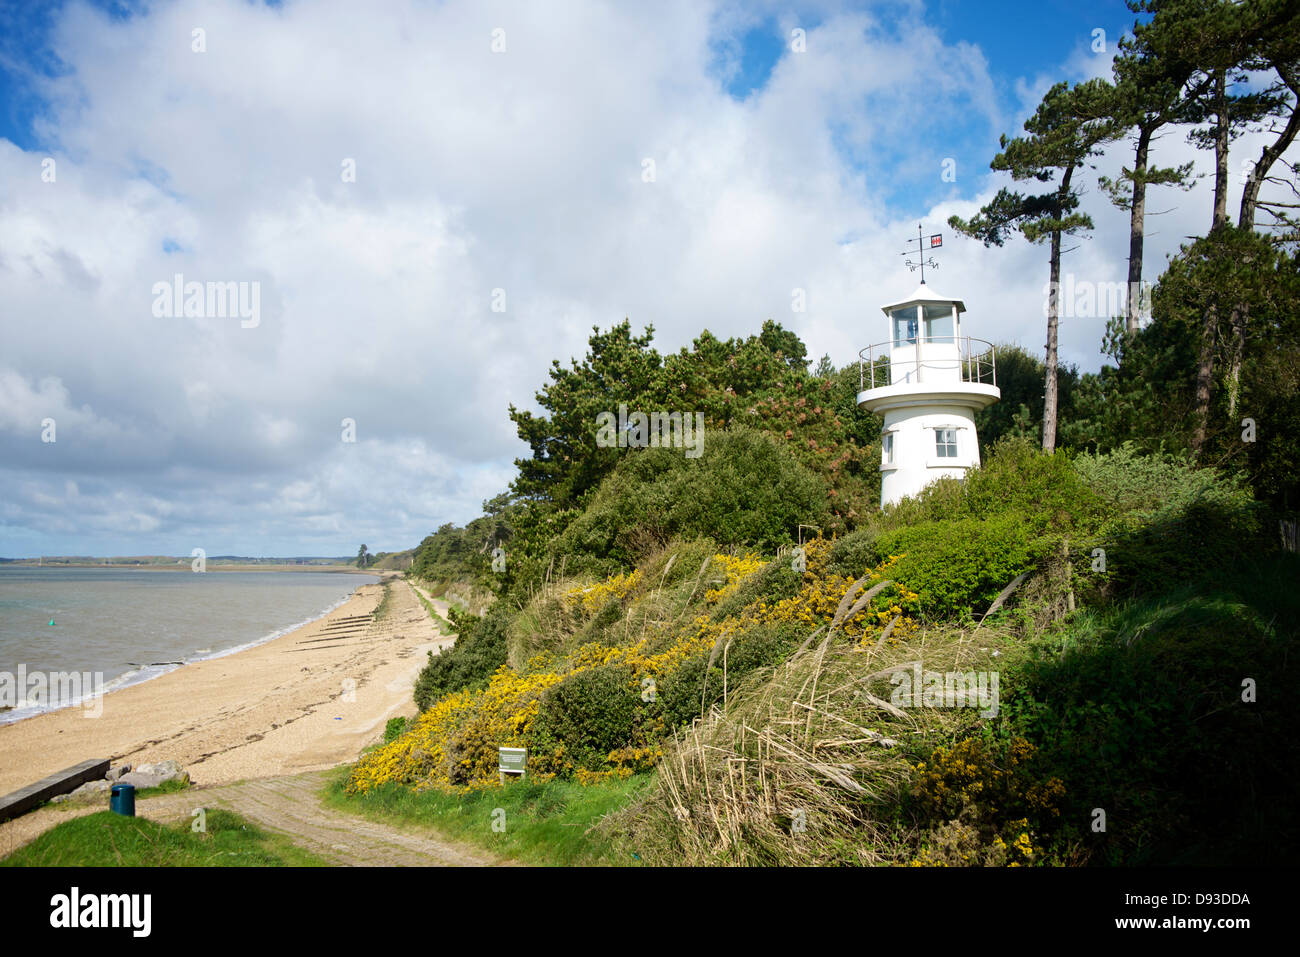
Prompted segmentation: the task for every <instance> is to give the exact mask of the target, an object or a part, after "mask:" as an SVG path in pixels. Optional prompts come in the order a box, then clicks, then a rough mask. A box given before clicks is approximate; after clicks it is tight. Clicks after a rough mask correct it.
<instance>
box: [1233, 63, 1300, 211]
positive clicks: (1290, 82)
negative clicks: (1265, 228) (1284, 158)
mask: <svg viewBox="0 0 1300 957" xmlns="http://www.w3.org/2000/svg"><path fill="white" fill-rule="evenodd" d="M1278 75H1279V76H1281V77H1282V80H1283V82H1284V83H1286V85H1287V88H1288V89H1290V90H1291V92H1292V93H1293V94H1294V95H1295V97H1296V105H1294V106H1292V108H1291V116H1290V117H1289V118H1288V119H1287V124H1286V126H1285V127H1284V128H1283V130H1282V132H1281V133H1280V134H1279V135H1278V138H1277V139H1276V140H1274V141H1273V143H1271V144H1270V145H1268V146H1266V147H1264V149H1263V150H1261V151H1260V154H1259V160H1258V161H1257V162H1256V163H1255V167H1254V169H1252V170H1251V171H1250V176H1249V177H1247V179H1246V187H1245V189H1243V190H1242V191H1241V212H1240V214H1239V215H1238V217H1237V225H1238V226H1240V227H1241V228H1242V229H1254V228H1255V208H1256V206H1258V205H1259V190H1260V187H1261V186H1263V185H1264V178H1265V177H1266V176H1268V171H1269V170H1270V169H1272V167H1273V164H1274V163H1275V162H1277V158H1278V157H1279V156H1281V155H1282V154H1283V153H1285V152H1286V151H1287V150H1288V149H1289V148H1290V146H1291V144H1292V143H1293V142H1294V141H1295V138H1296V134H1297V133H1300V77H1297V75H1296V74H1294V73H1292V72H1291V71H1290V70H1287V69H1286V68H1284V67H1279V68H1278Z"/></svg>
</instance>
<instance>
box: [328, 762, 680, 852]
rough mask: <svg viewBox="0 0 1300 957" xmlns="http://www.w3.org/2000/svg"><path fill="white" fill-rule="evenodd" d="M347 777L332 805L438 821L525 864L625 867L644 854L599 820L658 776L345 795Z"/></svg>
mask: <svg viewBox="0 0 1300 957" xmlns="http://www.w3.org/2000/svg"><path fill="white" fill-rule="evenodd" d="M346 778H347V774H346V769H345V770H344V771H343V772H342V773H340V774H338V775H336V776H335V777H334V778H333V779H331V781H330V783H329V785H328V786H327V787H326V789H325V793H324V795H323V799H324V803H325V805H326V806H328V807H334V808H337V809H339V810H342V811H347V812H349V813H352V814H362V815H364V816H367V817H370V818H373V819H376V820H380V821H383V822H385V823H388V824H397V825H417V826H422V827H430V828H433V829H434V830H436V831H438V832H439V833H440V834H442V835H443V836H445V837H446V838H448V839H450V840H457V841H463V842H464V843H466V844H471V845H474V846H475V847H481V848H483V849H485V850H488V851H491V852H493V853H495V854H499V855H501V856H503V857H508V858H511V859H512V860H514V861H517V862H519V863H522V864H538V865H561V866H575V865H576V866H594V865H607V866H609V865H612V866H618V865H635V864H637V863H639V858H637V857H636V855H635V853H634V851H629V850H626V849H623V848H620V847H619V846H618V844H617V841H616V839H615V837H614V836H612V835H610V834H608V833H607V832H606V829H603V828H598V827H596V825H597V824H599V823H600V822H601V820H602V819H603V818H604V817H605V816H606V815H607V814H609V813H611V812H613V811H616V810H618V809H619V808H622V807H624V806H625V805H627V804H628V803H630V802H631V801H633V800H635V799H636V798H637V797H638V796H639V795H640V794H641V793H642V792H643V791H645V790H646V789H647V788H648V787H650V786H651V784H652V782H653V779H654V775H653V774H641V775H636V776H635V777H631V778H628V779H626V780H623V781H609V782H602V783H600V784H591V785H585V786H584V785H581V784H575V783H573V782H572V781H560V780H551V781H545V782H540V783H539V782H535V781H533V780H531V779H528V778H525V779H524V780H522V781H513V782H511V783H510V784H508V785H506V786H505V787H504V788H485V789H483V790H476V791H470V792H467V793H465V794H445V793H443V792H441V791H433V790H430V791H420V792H416V791H412V790H411V789H410V788H407V787H404V786H402V785H398V784H387V785H384V786H382V787H380V788H377V789H375V790H374V791H371V792H369V793H368V794H364V795H350V794H347V793H345V792H344V790H343V784H344V781H345V780H346ZM494 825H495V828H494ZM498 828H499V829H498Z"/></svg>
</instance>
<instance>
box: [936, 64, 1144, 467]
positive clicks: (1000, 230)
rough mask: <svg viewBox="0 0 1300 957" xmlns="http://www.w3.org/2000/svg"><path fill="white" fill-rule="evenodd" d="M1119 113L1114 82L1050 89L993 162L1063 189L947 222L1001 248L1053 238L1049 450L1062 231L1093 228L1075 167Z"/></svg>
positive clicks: (1116, 124)
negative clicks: (1013, 237)
mask: <svg viewBox="0 0 1300 957" xmlns="http://www.w3.org/2000/svg"><path fill="white" fill-rule="evenodd" d="M1117 112H1118V111H1117V109H1116V101H1115V88H1114V87H1113V86H1111V85H1110V84H1109V83H1107V82H1106V81H1105V80H1100V79H1095V80H1089V81H1088V82H1087V83H1082V84H1079V85H1077V86H1075V87H1073V88H1071V87H1070V86H1069V85H1068V84H1066V83H1058V84H1056V86H1054V87H1052V88H1051V89H1050V90H1048V91H1047V95H1046V96H1044V97H1043V101H1042V102H1041V103H1040V104H1039V105H1038V110H1037V111H1036V112H1035V113H1034V115H1033V116H1031V117H1030V118H1029V119H1028V120H1026V121H1025V132H1026V133H1028V134H1029V135H1028V136H1024V137H1017V138H1016V139H1012V140H1008V139H1007V137H1006V136H1005V135H1003V136H1002V139H1001V146H1002V152H1001V153H999V154H998V155H997V156H996V157H994V158H993V162H992V163H990V164H989V165H990V167H991V168H992V169H994V170H999V171H1006V172H1009V173H1011V176H1012V179H1015V180H1026V179H1033V180H1038V181H1039V182H1043V183H1046V182H1051V181H1052V180H1053V179H1055V177H1056V176H1057V175H1058V174H1059V175H1060V182H1059V184H1058V186H1057V188H1056V189H1054V190H1050V191H1049V192H1046V193H1038V194H1029V195H1026V194H1024V193H1020V192H1016V191H1013V190H1009V189H1006V188H1003V189H1001V190H999V191H998V194H997V195H996V196H995V197H994V198H993V201H992V202H991V203H989V204H988V205H986V206H984V207H983V208H982V209H981V210H980V211H979V214H978V215H977V216H975V217H974V218H973V219H971V220H969V221H966V220H963V219H961V218H960V217H958V216H953V217H952V218H950V219H949V220H948V225H949V226H951V227H952V228H953V229H956V230H958V231H959V232H962V233H964V234H965V235H967V236H972V237H974V238H976V239H979V240H981V241H982V242H983V243H984V245H985V246H991V245H992V246H1001V245H1002V244H1003V243H1004V242H1005V241H1006V238H1007V236H1008V235H1009V234H1010V233H1011V232H1013V231H1015V232H1019V233H1020V234H1021V235H1022V236H1024V238H1025V239H1027V240H1028V241H1029V242H1031V243H1041V242H1043V241H1047V242H1048V243H1049V246H1050V250H1051V252H1050V254H1049V271H1050V280H1049V283H1048V300H1047V302H1048V309H1047V347H1046V348H1047V353H1046V361H1045V363H1044V364H1045V367H1046V373H1045V381H1044V386H1043V448H1044V449H1045V450H1047V451H1049V452H1050V451H1052V450H1053V449H1054V448H1055V447H1056V417H1057V405H1058V381H1057V380H1058V371H1057V365H1058V363H1057V326H1058V321H1059V309H1060V304H1059V293H1060V288H1061V237H1062V236H1067V235H1072V234H1075V233H1079V232H1084V231H1086V230H1090V229H1092V227H1093V223H1092V218H1091V217H1090V216H1088V214H1087V213H1082V212H1080V211H1079V208H1078V207H1079V192H1078V187H1077V185H1076V184H1075V183H1074V173H1075V170H1077V169H1079V168H1080V167H1082V166H1084V165H1085V164H1086V163H1087V161H1088V159H1089V158H1090V157H1092V156H1095V155H1096V154H1097V153H1098V152H1099V150H1098V147H1099V146H1100V144H1102V143H1104V142H1106V141H1108V140H1112V139H1114V138H1116V137H1117V136H1119V135H1121V134H1122V132H1123V129H1124V126H1123V124H1122V123H1121V122H1120V121H1118V120H1116V118H1115V117H1116V113H1117Z"/></svg>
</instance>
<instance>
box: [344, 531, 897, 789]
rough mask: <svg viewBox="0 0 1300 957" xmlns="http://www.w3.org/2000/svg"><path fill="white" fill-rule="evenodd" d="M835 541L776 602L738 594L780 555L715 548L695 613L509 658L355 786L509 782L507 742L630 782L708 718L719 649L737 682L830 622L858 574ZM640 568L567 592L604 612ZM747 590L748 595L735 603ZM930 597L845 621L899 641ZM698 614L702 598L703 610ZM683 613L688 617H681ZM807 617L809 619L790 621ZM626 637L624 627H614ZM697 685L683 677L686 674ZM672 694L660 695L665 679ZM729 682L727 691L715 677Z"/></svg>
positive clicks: (574, 770) (554, 768) (863, 632)
mask: <svg viewBox="0 0 1300 957" xmlns="http://www.w3.org/2000/svg"><path fill="white" fill-rule="evenodd" d="M829 548H830V544H829V543H828V542H824V541H820V540H819V541H814V542H810V543H809V544H808V545H806V546H805V558H806V562H807V568H806V571H805V572H804V573H803V575H802V583H801V584H800V585H799V590H798V592H797V593H796V594H795V595H794V596H793V597H790V598H785V599H781V600H779V601H776V602H775V603H773V604H771V605H769V604H768V603H767V601H766V600H765V599H763V598H758V599H755V600H754V601H751V602H749V603H748V604H745V605H744V606H743V607H737V606H738V602H740V601H744V600H745V599H746V598H747V597H748V595H747V594H746V595H745V596H737V592H738V590H739V589H740V588H742V586H744V585H745V583H746V582H747V581H750V580H751V579H753V576H755V575H757V574H758V573H760V572H761V571H762V570H763V569H764V568H766V567H767V566H768V565H769V563H768V562H765V561H763V560H762V559H761V558H759V557H758V556H756V555H753V554H747V555H744V556H741V557H736V556H730V555H714V556H713V558H712V560H711V567H712V568H713V569H714V570H715V571H714V574H715V575H716V573H717V572H718V571H720V572H721V574H722V582H721V584H720V585H719V586H718V587H716V588H713V589H709V590H708V591H706V592H705V594H704V596H703V608H706V609H713V613H712V614H710V613H707V612H706V613H697V614H695V615H694V616H692V617H683V618H682V620H680V621H677V620H671V621H668V622H663V623H659V624H653V625H644V624H643V626H642V628H641V630H640V631H638V632H637V639H636V640H635V641H630V642H628V643H627V644H605V643H603V641H605V640H608V638H607V637H606V638H605V639H602V640H601V641H588V642H586V643H585V644H583V645H581V646H580V647H578V648H576V649H574V650H572V651H570V652H568V653H567V654H565V653H559V652H545V653H542V654H538V655H534V656H533V657H532V658H530V659H529V660H528V663H527V665H525V667H524V668H523V670H522V671H518V672H517V671H515V670H513V669H511V668H510V667H508V666H505V665H503V666H501V667H499V668H498V669H497V670H496V671H495V672H494V673H492V675H491V677H490V678H489V679H488V680H487V683H486V687H483V688H463V689H461V690H459V691H456V692H453V693H451V694H448V695H446V696H445V697H443V698H441V699H438V700H436V701H433V702H432V703H431V704H430V705H429V707H428V708H427V709H426V710H425V711H424V712H423V713H422V714H421V715H420V716H419V717H418V718H416V719H415V720H414V721H413V722H412V723H411V724H410V725H408V730H407V731H406V733H405V734H402V735H401V736H400V737H398V738H396V739H395V740H393V741H391V742H389V743H386V744H384V745H382V746H381V747H379V748H377V749H376V750H374V751H372V752H370V753H368V754H366V755H364V756H363V757H362V758H361V759H360V760H359V761H358V762H357V764H356V766H355V767H354V768H353V771H352V774H351V776H350V777H349V780H348V785H347V787H348V790H349V791H351V792H353V793H355V792H364V791H368V790H370V789H371V788H374V787H377V786H379V785H381V784H384V783H387V782H397V783H402V784H406V785H409V786H412V787H415V788H417V789H423V788H427V787H439V788H444V789H449V788H464V787H492V786H495V785H497V784H498V783H499V782H498V776H497V748H498V747H526V748H528V770H529V773H530V774H537V775H560V776H565V777H574V778H576V779H577V780H579V781H596V780H603V779H604V778H607V777H611V776H612V777H626V776H627V775H628V774H632V773H635V772H636V771H641V770H645V769H647V768H649V767H651V766H653V764H654V762H655V761H656V760H658V757H659V755H660V753H661V752H660V750H659V746H658V742H659V740H660V739H661V738H662V737H663V736H665V735H666V734H668V733H669V732H670V730H671V728H672V726H673V725H675V724H676V723H678V722H680V721H683V720H688V719H689V717H690V716H692V715H693V714H698V713H699V708H700V706H701V701H702V700H703V701H704V702H705V704H707V703H708V701H709V700H713V699H711V698H709V697H708V693H709V692H712V693H714V694H715V695H716V694H718V693H719V692H720V691H721V687H722V680H721V673H720V669H721V668H722V666H723V664H724V661H723V660H718V661H717V665H716V666H715V667H714V668H713V670H714V671H719V675H718V676H717V679H718V680H715V678H714V677H710V675H711V674H712V672H711V671H710V668H709V665H710V664H711V662H709V658H710V656H711V655H713V654H714V651H715V649H717V648H723V647H725V648H726V650H727V656H726V661H725V663H726V665H727V675H728V676H729V678H730V680H731V681H732V682H734V681H735V680H738V679H739V678H740V677H742V676H743V675H744V674H745V673H747V672H748V671H750V670H752V669H753V668H756V667H760V666H762V665H766V664H771V663H773V661H775V660H779V659H780V656H781V655H783V654H785V653H788V651H789V650H790V647H791V646H790V645H789V642H788V636H789V635H790V634H791V633H792V631H793V632H794V633H797V634H802V633H803V632H804V630H805V629H809V630H810V629H811V628H816V627H818V626H822V625H827V624H829V623H830V622H831V620H832V619H833V617H834V615H835V611H836V608H837V607H838V605H839V603H840V601H841V600H842V599H843V597H844V595H845V593H846V592H847V591H848V589H849V587H850V586H851V585H852V584H853V579H851V578H849V577H847V576H842V575H833V574H828V572H827V569H826V565H827V558H828V555H829ZM892 564H893V560H892V559H891V560H890V561H887V562H884V563H882V564H881V565H879V566H878V567H876V568H874V569H871V570H870V572H869V582H868V584H870V583H871V582H879V581H883V580H884V579H885V578H887V577H889V574H890V572H891V567H892ZM641 581H642V576H641V572H640V571H639V570H634V571H632V572H628V573H626V574H616V575H611V576H609V577H608V578H606V579H605V580H604V581H601V582H598V583H596V584H594V585H591V586H590V587H588V588H585V589H572V590H570V591H568V592H566V593H565V601H566V602H567V603H569V604H570V605H571V606H572V607H574V608H575V609H579V610H581V612H582V614H583V615H584V616H587V617H591V616H594V615H597V614H601V615H603V614H604V612H603V609H605V608H607V607H609V606H610V603H611V602H613V601H616V600H617V601H622V600H624V599H626V598H627V597H628V596H629V595H632V594H634V593H635V592H636V590H637V588H638V586H639V585H640V584H641ZM732 596H737V600H733V601H730V602H727V601H726V599H727V598H729V597H732ZM916 603H917V596H916V594H915V593H914V592H912V591H910V590H909V589H907V588H906V587H904V586H903V585H901V584H894V585H891V586H890V587H888V588H886V589H885V590H883V591H882V592H881V593H880V594H879V595H877V596H875V598H874V599H873V600H872V602H870V603H868V604H867V605H866V607H864V608H863V609H861V610H860V611H859V612H857V613H856V614H854V615H853V616H852V617H850V618H849V619H848V620H846V621H845V622H843V623H842V627H843V631H844V634H845V635H847V636H849V637H851V638H856V639H860V640H868V639H873V638H874V636H876V635H879V634H880V632H881V631H882V630H883V629H884V627H885V626H886V625H887V624H888V623H889V622H890V621H892V620H893V619H894V618H895V617H896V616H901V621H900V622H899V624H898V625H897V626H896V627H895V629H894V632H893V635H894V636H895V638H897V637H899V636H902V635H905V634H907V633H908V632H909V631H910V630H911V629H913V628H914V627H915V625H914V623H913V621H912V619H911V617H910V612H911V611H912V609H914V608H915V607H916ZM697 611H698V607H697ZM679 617H681V616H679ZM791 626H797V627H793V628H792V627H791ZM610 633H617V630H613V631H611V632H607V633H606V635H608V634H610ZM679 674H680V675H682V676H683V679H684V680H675V679H676V678H677V676H678V675H679ZM660 683H663V686H664V690H665V691H667V692H669V694H668V697H667V699H666V700H661V699H660V696H659V686H660ZM715 685H716V686H717V687H714V686H715Z"/></svg>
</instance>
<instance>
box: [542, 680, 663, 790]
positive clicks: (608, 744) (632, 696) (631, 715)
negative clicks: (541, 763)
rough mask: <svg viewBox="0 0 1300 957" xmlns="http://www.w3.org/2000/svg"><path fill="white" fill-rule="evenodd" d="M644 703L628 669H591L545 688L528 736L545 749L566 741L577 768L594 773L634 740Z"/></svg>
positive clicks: (567, 748)
mask: <svg viewBox="0 0 1300 957" xmlns="http://www.w3.org/2000/svg"><path fill="white" fill-rule="evenodd" d="M641 705H642V701H641V691H640V688H639V686H638V685H637V684H636V682H635V681H634V679H633V675H632V671H631V669H630V668H628V667H626V666H623V665H606V666H604V667H600V668H589V669H587V670H585V671H579V672H577V673H576V674H573V675H570V676H569V677H567V678H565V679H564V680H563V681H561V682H560V683H559V684H555V685H552V686H551V687H549V688H547V689H546V692H545V693H544V694H543V695H542V699H541V703H540V707H539V708H538V712H537V718H536V720H535V721H534V722H533V726H532V731H531V734H530V737H531V738H532V740H533V742H534V747H535V748H537V749H539V750H541V751H545V752H549V751H552V750H553V749H554V748H555V747H556V746H557V745H560V744H562V745H563V746H564V753H565V754H566V755H567V756H568V758H569V760H571V761H573V763H574V765H575V766H578V767H584V768H587V769H588V770H591V771H596V770H599V769H601V768H602V767H604V765H605V759H606V757H607V756H608V755H609V752H610V751H613V750H614V749H616V748H621V747H624V746H626V745H627V744H628V743H629V742H630V741H631V740H632V739H633V736H634V730H635V728H636V726H637V723H638V716H639V714H640V712H641Z"/></svg>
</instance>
